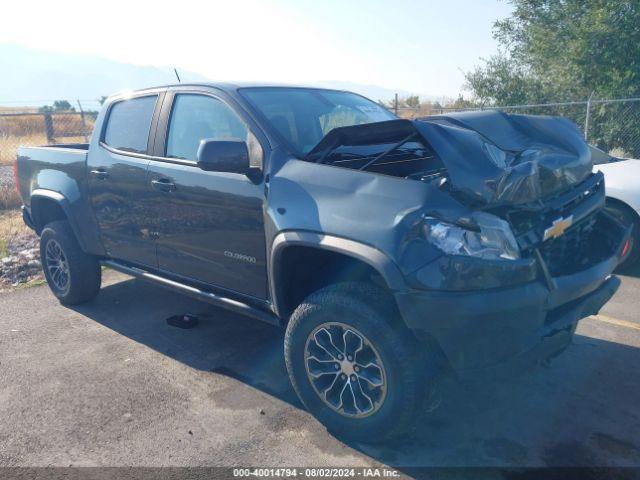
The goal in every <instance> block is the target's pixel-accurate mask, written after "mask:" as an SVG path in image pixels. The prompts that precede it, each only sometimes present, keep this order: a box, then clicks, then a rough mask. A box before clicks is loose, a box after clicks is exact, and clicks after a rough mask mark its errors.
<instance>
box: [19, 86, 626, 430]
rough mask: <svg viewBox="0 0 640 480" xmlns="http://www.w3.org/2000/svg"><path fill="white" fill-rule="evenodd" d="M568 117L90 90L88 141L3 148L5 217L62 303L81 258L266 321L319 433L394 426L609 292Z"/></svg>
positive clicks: (606, 218)
mask: <svg viewBox="0 0 640 480" xmlns="http://www.w3.org/2000/svg"><path fill="white" fill-rule="evenodd" d="M591 157H592V150H591V149H590V147H589V146H588V145H587V144H586V143H585V142H584V140H583V138H582V136H581V134H580V132H579V131H578V130H577V128H576V127H575V126H574V125H573V124H571V123H570V122H569V121H568V120H565V119H562V118H556V117H534V116H524V115H507V114H504V113H500V112H497V111H478V112H470V113H459V114H451V115H441V116H434V117H427V118H424V119H420V120H414V121H410V120H401V119H398V118H396V117H395V116H393V115H392V114H391V113H389V112H388V111H387V110H386V109H384V108H382V107H380V106H379V105H377V104H376V103H374V102H371V101H370V100H367V99H366V98H363V97H361V96H359V95H356V94H353V93H349V92H344V91H334V90H323V89H314V88H294V87H275V86H264V85H262V86H256V85H229V84H215V85H214V84H193V85H186V84H180V85H174V86H167V87H162V88H152V89H147V90H141V91H137V92H134V93H129V94H122V95H116V96H113V97H111V98H109V99H108V100H107V101H106V103H105V105H104V108H103V111H102V112H101V113H100V115H99V116H98V118H97V121H96V123H95V128H94V131H93V135H92V137H91V143H90V144H78V145H52V146H46V147H31V148H26V147H25V148H21V149H20V150H19V152H18V156H17V162H16V176H17V184H18V186H19V190H20V192H21V196H22V199H23V202H24V207H23V214H24V219H25V222H26V223H27V224H28V225H29V226H31V227H32V228H33V229H34V230H35V231H36V232H37V233H38V234H39V235H40V237H41V254H42V264H43V269H44V273H45V275H46V278H47V281H48V283H49V286H50V288H51V290H52V291H53V293H54V294H55V295H56V296H57V297H58V298H59V300H60V301H61V302H62V303H64V304H70V305H71V304H77V303H81V302H86V301H89V300H91V299H92V298H93V297H95V296H96V295H97V294H98V291H99V288H100V282H101V268H100V266H101V264H102V265H107V266H109V267H111V268H114V269H116V270H120V271H123V272H126V273H128V274H131V275H134V276H137V277H141V278H144V279H147V280H150V281H153V282H156V283H158V284H160V285H163V286H166V287H169V288H173V289H176V290H179V291H182V292H184V293H185V294H188V295H192V296H195V297H196V298H199V299H202V300H204V301H207V302H210V303H213V304H216V305H219V306H222V307H225V308H228V309H231V310H234V311H236V312H240V313H242V314H245V315H249V316H251V317H254V318H256V319H260V320H263V321H267V322H270V323H273V324H276V325H280V326H282V327H286V334H285V344H284V355H285V359H286V365H287V368H288V371H289V375H290V378H291V382H292V384H293V386H294V388H295V390H296V392H297V393H298V395H299V397H300V399H301V400H302V402H303V403H304V405H305V406H306V407H307V408H308V409H309V410H310V411H311V413H313V414H314V415H315V416H316V417H317V418H318V419H319V420H320V421H321V422H323V423H324V424H325V425H326V426H327V427H328V428H329V429H330V430H332V431H334V432H336V433H339V434H341V435H344V436H349V437H352V438H356V439H360V440H365V441H374V440H376V441H377V440H382V439H385V438H389V437H392V436H396V435H399V434H403V433H405V432H406V431H407V429H408V427H409V426H410V425H411V423H412V422H413V421H414V420H415V418H416V414H417V413H418V412H419V410H420V408H421V405H423V403H422V401H423V399H424V398H425V395H427V394H429V393H430V392H431V391H432V389H433V388H434V387H435V386H436V384H437V382H438V380H439V378H440V376H441V374H442V373H443V372H445V371H446V372H451V373H453V374H455V375H459V376H465V375H469V374H474V372H477V371H478V370H480V369H484V368H487V367H492V366H495V365H499V364H503V363H504V362H507V361H509V360H512V359H514V358H517V357H521V356H527V357H528V356H532V357H533V358H536V359H546V358H548V357H549V356H551V355H554V354H557V353H558V352H560V351H561V350H562V349H563V348H564V347H566V345H568V343H569V342H570V341H571V337H572V335H573V332H574V330H575V328H576V324H577V322H578V321H579V320H580V319H581V318H583V317H585V316H588V315H591V314H595V313H597V312H598V310H599V309H600V308H601V307H602V305H604V304H605V303H606V302H607V300H608V299H609V298H610V297H611V296H612V295H613V294H614V292H615V291H616V289H617V287H618V284H619V280H618V279H617V278H615V277H614V276H611V273H612V271H613V270H614V268H615V267H616V265H617V263H618V261H619V259H620V257H621V255H622V253H623V251H624V249H625V248H627V243H628V237H629V231H628V230H626V229H625V228H624V227H623V226H622V225H621V224H620V223H618V222H617V221H616V220H615V219H614V218H613V217H611V216H610V215H608V214H607V213H606V212H605V210H604V209H603V206H604V199H605V197H604V180H603V176H602V174H600V173H592V158H591Z"/></svg>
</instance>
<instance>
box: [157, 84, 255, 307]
mask: <svg viewBox="0 0 640 480" xmlns="http://www.w3.org/2000/svg"><path fill="white" fill-rule="evenodd" d="M164 125H166V127H164ZM202 139H214V140H229V139H240V140H244V141H247V142H248V144H249V151H250V156H251V159H252V164H256V163H260V162H261V161H262V147H261V145H260V143H259V141H258V139H257V136H256V135H254V134H253V133H252V132H251V129H250V128H249V127H248V124H247V123H246V122H245V121H244V120H243V119H242V117H241V116H240V115H239V114H238V112H237V111H235V110H234V109H233V108H232V107H231V106H230V105H229V104H228V103H227V102H226V101H225V100H223V97H221V96H216V95H214V94H213V93H211V92H209V91H202V92H201V91H188V90H181V89H178V90H177V91H171V90H170V91H169V92H167V96H166V98H165V101H164V106H163V113H162V115H161V120H160V122H159V127H158V140H157V142H156V149H158V150H157V151H156V152H155V156H154V157H153V159H152V160H151V162H150V164H149V182H150V184H151V185H152V187H153V190H154V193H155V196H154V201H153V202H152V203H153V205H154V208H155V210H154V213H153V215H152V217H151V218H153V221H154V222H155V227H154V230H156V231H157V232H158V238H157V248H158V265H159V268H160V269H161V270H163V271H166V272H169V273H171V274H174V275H178V276H180V277H183V278H186V279H189V280H194V281H196V282H198V283H204V284H207V285H211V286H215V287H220V288H223V289H225V290H231V291H233V292H237V293H241V294H244V295H249V296H252V297H256V298H259V299H265V298H266V297H267V293H266V287H267V275H266V247H265V231H264V217H263V205H264V196H265V193H264V183H263V180H262V179H261V178H259V179H255V178H254V179H250V178H248V177H247V176H246V175H243V174H237V173H222V172H207V171H204V170H201V169H200V168H198V166H197V165H196V152H197V149H198V146H199V144H200V140H202ZM259 177H260V176H259Z"/></svg>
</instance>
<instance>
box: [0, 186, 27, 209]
mask: <svg viewBox="0 0 640 480" xmlns="http://www.w3.org/2000/svg"><path fill="white" fill-rule="evenodd" d="M20 205H22V199H21V198H20V197H19V196H18V192H17V191H16V189H15V188H14V186H13V185H0V212H1V211H3V210H12V209H17V208H18V207H20Z"/></svg>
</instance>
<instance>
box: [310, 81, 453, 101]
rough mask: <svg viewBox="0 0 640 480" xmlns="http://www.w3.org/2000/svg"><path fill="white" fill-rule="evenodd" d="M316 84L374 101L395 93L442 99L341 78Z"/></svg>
mask: <svg viewBox="0 0 640 480" xmlns="http://www.w3.org/2000/svg"><path fill="white" fill-rule="evenodd" d="M313 85H314V86H318V87H324V88H335V89H338V90H349V91H351V92H356V93H359V94H360V95H364V96H365V97H367V98H370V99H371V100H373V101H376V102H377V101H378V100H382V101H389V100H392V99H393V98H394V96H395V94H396V93H397V94H398V97H400V98H403V97H408V96H409V95H418V96H419V97H420V99H421V100H440V99H441V98H442V96H439V97H438V96H434V95H424V94H419V93H416V92H409V91H407V90H393V89H391V88H385V87H380V86H378V85H363V84H361V83H353V82H345V81H339V80H325V81H321V82H315V83H313Z"/></svg>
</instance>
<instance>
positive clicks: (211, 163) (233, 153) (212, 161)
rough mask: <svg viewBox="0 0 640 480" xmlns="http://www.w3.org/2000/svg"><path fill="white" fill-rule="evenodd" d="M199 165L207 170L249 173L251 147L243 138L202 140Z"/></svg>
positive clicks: (199, 148)
mask: <svg viewBox="0 0 640 480" xmlns="http://www.w3.org/2000/svg"><path fill="white" fill-rule="evenodd" d="M198 167H200V168H201V169H202V170H205V171H207V172H228V173H241V174H245V175H246V174H247V173H248V172H249V168H250V164H249V149H248V148H247V143H246V142H243V141H242V140H212V139H206V138H205V139H203V140H200V146H199V147H198Z"/></svg>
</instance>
